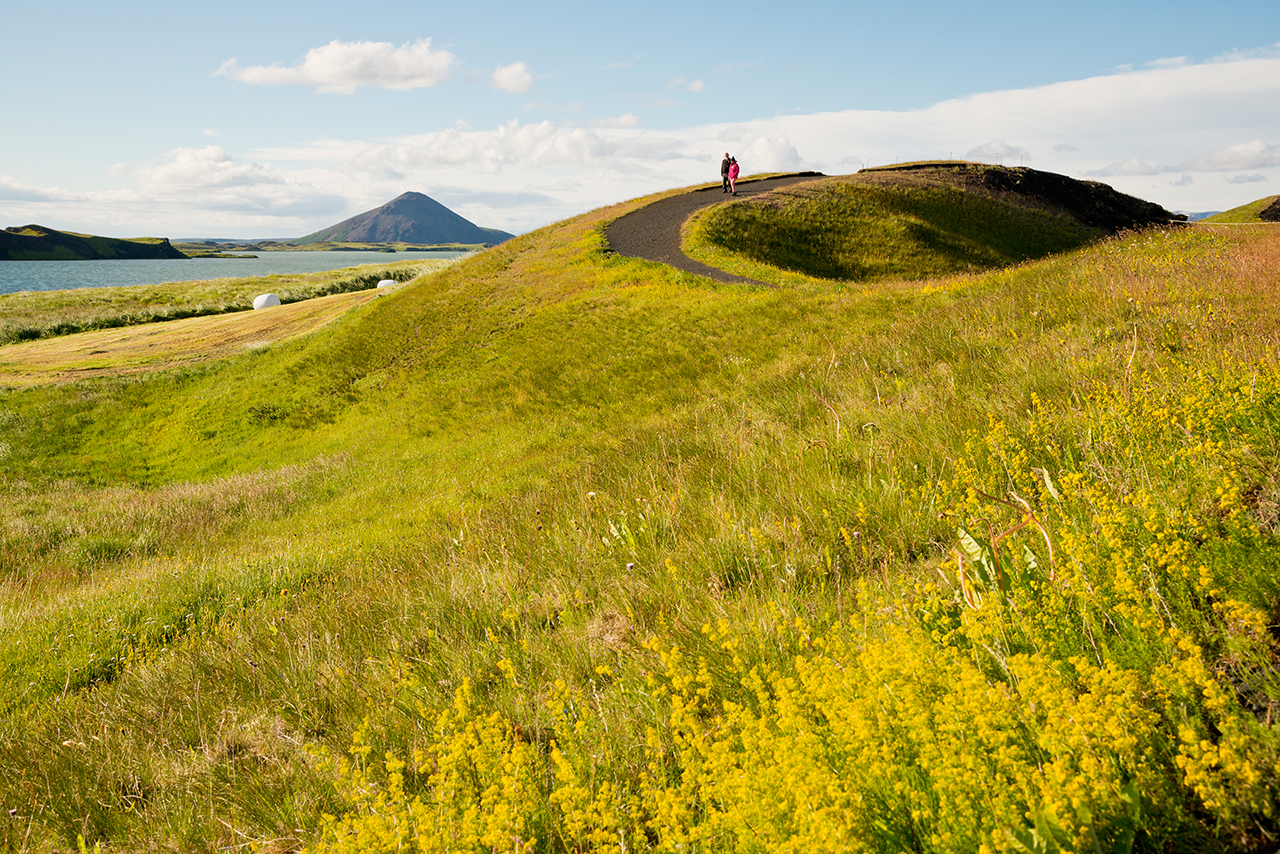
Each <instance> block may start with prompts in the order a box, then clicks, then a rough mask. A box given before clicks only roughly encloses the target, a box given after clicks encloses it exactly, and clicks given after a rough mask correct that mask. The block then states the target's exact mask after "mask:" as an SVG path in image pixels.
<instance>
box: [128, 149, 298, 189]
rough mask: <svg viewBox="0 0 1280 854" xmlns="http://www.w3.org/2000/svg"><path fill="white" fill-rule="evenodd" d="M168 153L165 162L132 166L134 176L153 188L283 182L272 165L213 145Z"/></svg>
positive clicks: (187, 187) (201, 187) (235, 185)
mask: <svg viewBox="0 0 1280 854" xmlns="http://www.w3.org/2000/svg"><path fill="white" fill-rule="evenodd" d="M168 156H169V159H168V160H167V161H165V162H162V163H155V164H150V165H147V166H142V167H139V168H138V169H135V170H133V177H134V179H135V180H137V181H138V182H139V183H141V184H146V185H149V186H152V187H155V188H171V189H176V190H194V189H204V188H210V187H245V186H249V185H254V184H282V183H284V177H283V176H282V175H281V174H280V171H279V170H278V169H276V168H275V167H273V166H268V165H265V164H262V163H245V162H242V161H240V160H237V159H236V158H234V157H232V156H231V155H229V154H228V153H227V152H226V151H224V150H223V149H222V148H219V147H218V146H216V145H207V146H205V147H204V148H178V149H174V150H173V151H171V152H169V155H168Z"/></svg>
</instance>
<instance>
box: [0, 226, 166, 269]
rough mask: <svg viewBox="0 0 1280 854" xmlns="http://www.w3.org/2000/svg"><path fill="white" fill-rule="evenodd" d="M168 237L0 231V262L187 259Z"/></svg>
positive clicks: (27, 229)
mask: <svg viewBox="0 0 1280 854" xmlns="http://www.w3.org/2000/svg"><path fill="white" fill-rule="evenodd" d="M186 257H187V256H186V255H184V254H182V253H181V252H179V251H178V250H177V249H175V248H174V247H173V246H172V245H171V244H170V243H169V238H167V237H138V238H133V239H125V238H119V237H97V236H95V235H92V234H76V233H74V232H70V231H58V230H57V229H53V228H48V227H46V226H43V225H21V226H14V227H11V228H6V229H5V230H4V231H0V261H95V260H101V259H104V258H186Z"/></svg>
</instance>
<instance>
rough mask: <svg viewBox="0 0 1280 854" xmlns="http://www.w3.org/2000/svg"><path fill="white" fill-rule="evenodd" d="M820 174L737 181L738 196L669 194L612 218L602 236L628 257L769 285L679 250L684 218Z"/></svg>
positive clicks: (709, 191) (709, 190)
mask: <svg viewBox="0 0 1280 854" xmlns="http://www.w3.org/2000/svg"><path fill="white" fill-rule="evenodd" d="M821 177H823V175H822V173H821V172H798V173H796V174H794V175H783V176H781V177H778V178H761V179H757V180H747V181H739V182H738V195H737V196H730V195H726V194H725V193H723V192H722V191H721V189H720V187H718V186H712V187H702V188H700V189H697V190H693V191H691V192H688V193H683V194H681V195H679V196H670V197H668V198H665V199H661V200H659V201H656V202H654V203H653V204H651V205H646V206H645V207H642V208H640V209H639V210H635V211H632V212H631V213H629V214H627V215H625V216H621V217H619V218H618V219H616V220H614V221H613V222H612V223H610V224H609V226H608V228H606V229H605V239H606V240H608V241H609V248H611V249H612V250H613V251H614V252H617V253H618V254H619V255H625V256H627V257H628V258H643V259H644V260H646V261H658V262H659V263H662V264H669V265H670V266H672V267H675V268H676V269H678V270H684V271H686V272H689V273H696V274H697V275H699V276H706V277H707V278H709V279H715V280H716V281H718V282H729V283H734V284H749V285H762V286H764V287H772V286H771V285H767V284H766V283H764V282H757V281H756V280H755V279H747V278H743V277H742V276H734V275H732V274H730V273H726V272H725V271H723V270H718V269H716V268H715V267H708V266H707V265H706V264H701V263H699V262H697V261H694V260H693V259H692V258H690V257H689V256H688V255H685V254H684V252H683V251H681V249H680V226H682V225H684V221H685V220H687V219H688V218H689V217H690V216H692V215H693V213H694V212H695V211H699V210H701V209H702V208H705V207H710V206H711V205H715V204H722V203H725V202H728V201H732V200H735V199H741V198H748V197H750V196H758V195H760V194H761V193H767V192H769V191H770V190H776V189H778V188H779V187H786V186H789V185H791V184H799V183H801V182H802V181H812V180H814V179H815V178H821Z"/></svg>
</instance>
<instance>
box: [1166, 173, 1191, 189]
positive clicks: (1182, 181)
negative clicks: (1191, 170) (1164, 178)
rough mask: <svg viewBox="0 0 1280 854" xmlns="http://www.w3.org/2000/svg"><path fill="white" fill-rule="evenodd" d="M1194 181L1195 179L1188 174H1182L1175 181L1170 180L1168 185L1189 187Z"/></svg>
mask: <svg viewBox="0 0 1280 854" xmlns="http://www.w3.org/2000/svg"><path fill="white" fill-rule="evenodd" d="M1194 183H1195V181H1194V180H1193V179H1192V177H1191V176H1190V175H1183V176H1182V177H1181V178H1179V179H1178V180H1176V181H1170V182H1169V186H1170V187H1190V186H1191V185H1192V184H1194Z"/></svg>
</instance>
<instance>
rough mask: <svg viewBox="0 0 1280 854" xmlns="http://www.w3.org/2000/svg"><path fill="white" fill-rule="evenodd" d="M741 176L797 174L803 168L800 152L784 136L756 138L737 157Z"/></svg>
mask: <svg viewBox="0 0 1280 854" xmlns="http://www.w3.org/2000/svg"><path fill="white" fill-rule="evenodd" d="M737 158H738V165H739V166H740V167H741V169H742V172H743V174H744V175H745V174H755V173H757V172H798V171H800V170H801V169H802V168H803V161H802V160H801V159H800V152H799V151H797V150H796V147H795V146H794V145H792V144H791V140H790V139H788V138H787V137H786V136H778V137H765V136H758V137H756V138H755V139H753V140H751V141H750V142H749V143H747V144H746V146H744V147H743V149H742V153H741V154H739V155H737Z"/></svg>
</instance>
